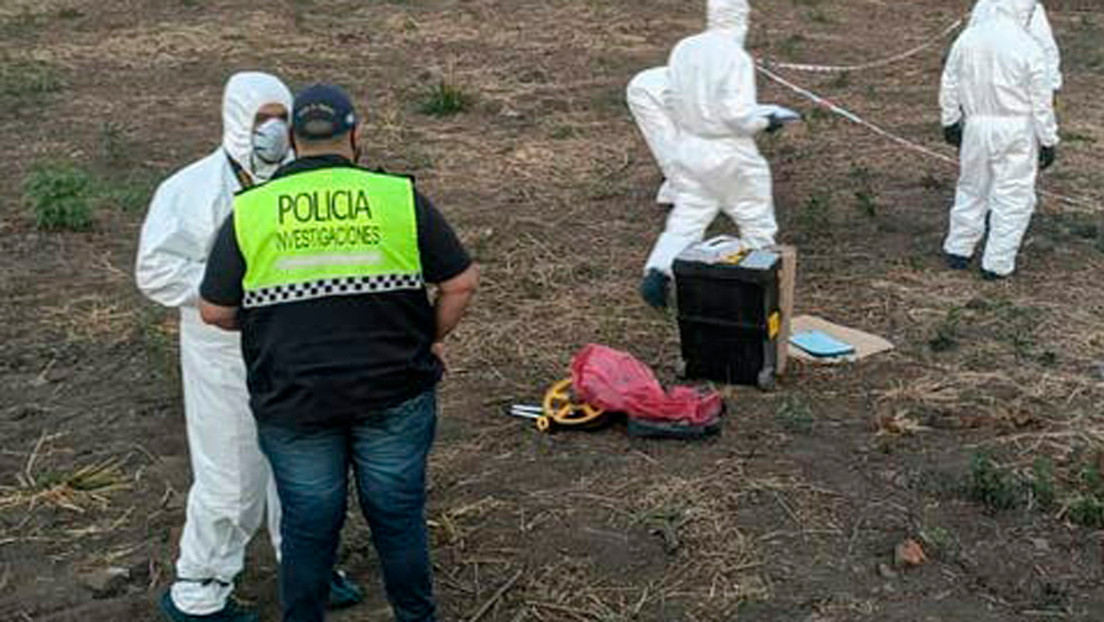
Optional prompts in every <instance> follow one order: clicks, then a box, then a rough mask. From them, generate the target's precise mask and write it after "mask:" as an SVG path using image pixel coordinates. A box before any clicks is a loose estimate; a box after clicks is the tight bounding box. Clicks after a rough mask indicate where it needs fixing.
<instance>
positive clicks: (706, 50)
mask: <svg viewBox="0 0 1104 622" xmlns="http://www.w3.org/2000/svg"><path fill="white" fill-rule="evenodd" d="M707 7H708V9H707V10H708V27H707V29H706V31H705V32H703V33H701V34H698V35H694V36H692V37H688V38H686V39H683V40H682V41H680V42H679V43H678V45H676V46H675V49H674V50H673V51H672V52H671V57H670V59H669V61H668V63H667V77H668V80H669V85H668V90H667V97H668V100H667V109H668V110H669V111H670V114H671V119H672V121H673V123H674V126H675V128H676V130H677V137H676V139H675V144H674V147H673V150H672V153H671V155H670V158H669V160H668V162H667V165H666V166H667V168H668V171H669V172H668V174H669V181H670V183H671V186H672V187H673V189H674V191H675V207H674V209H673V210H671V213H670V214H669V215H668V217H667V226H666V229H665V230H664V232H663V233H662V234H661V235H660V236H659V239H658V240H657V241H656V244H655V246H654V247H653V249H652V252H651V255H650V256H649V257H648V261H647V263H646V264H645V267H644V280H643V281H642V282H641V285H640V293H641V296H642V297H643V298H644V301H645V302H647V303H648V304H649V305H651V306H653V307H657V308H662V307H665V306H666V305H667V290H668V285H669V282H670V278H671V265H672V264H673V263H674V260H675V257H676V256H677V255H678V254H679V253H680V252H682V251H683V250H684V249H685V248H686V247H688V246H690V245H691V244H693V243H695V242H699V241H701V239H702V237H703V236H704V235H705V231H706V229H707V228H708V227H709V224H710V223H711V222H713V219H714V218H715V217H716V216H717V214H718V213H720V212H722V211H723V212H724V213H725V214H727V215H728V216H729V217H730V218H732V219H733V220H734V221H735V222H736V224H737V226H738V227H739V228H740V238H741V240H742V241H743V242H744V244H745V246H747V247H748V248H762V247H765V246H771V245H773V244H774V236H775V233H776V232H777V231H778V226H777V224H776V223H775V219H774V199H773V195H772V189H771V173H770V166H769V165H768V164H767V161H766V160H765V159H764V158H763V156H762V155H760V154H759V149H758V148H757V147H756V146H755V135H756V134H758V133H759V132H761V131H763V130H768V131H774V130H777V129H778V128H781V127H782V121H781V120H780V119H779V118H777V117H776V116H774V115H766V114H763V113H762V111H761V110H760V109H759V108H758V105H757V103H756V91H755V65H754V63H753V62H752V60H751V57H750V56H749V55H748V53H747V52H746V51H745V50H744V40H745V38H746V37H747V30H748V13H749V12H750V7H749V6H748V3H747V0H708V4H707ZM661 165H662V160H661Z"/></svg>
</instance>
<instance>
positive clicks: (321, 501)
mask: <svg viewBox="0 0 1104 622" xmlns="http://www.w3.org/2000/svg"><path fill="white" fill-rule="evenodd" d="M436 425H437V399H436V395H435V393H434V392H433V391H432V390H430V391H427V392H425V393H423V394H421V395H419V396H418V397H415V398H413V399H411V400H409V401H407V402H404V403H403V404H400V405H398V406H396V407H394V408H390V409H387V410H383V411H380V412H373V413H366V414H365V416H363V417H362V418H360V419H358V420H356V421H350V422H347V423H343V424H341V425H339V426H333V427H319V428H306V429H296V428H289V427H283V426H279V425H272V424H269V425H266V424H265V423H264V422H260V423H258V425H257V433H258V437H259V439H260V445H261V450H262V451H263V452H264V454H265V456H267V457H268V460H269V462H270V463H271V464H272V472H273V475H275V478H276V488H277V490H278V492H279V494H280V504H281V505H282V506H283V518H282V523H281V527H280V534H281V535H282V536H283V544H282V545H281V547H280V552H281V557H282V560H281V564H280V600H281V601H282V603H283V609H284V618H283V619H284V622H322V619H323V617H324V615H325V605H326V597H327V593H328V591H329V580H330V569H331V568H333V565H334V561H335V557H336V555H337V545H338V539H339V537H340V533H341V526H342V524H343V523H344V522H345V511H346V504H347V497H348V495H347V491H348V474H349V466H350V464H351V465H352V467H353V473H354V475H355V477H356V486H357V498H358V499H359V501H360V509H361V511H362V512H363V514H364V517H365V519H367V521H368V525H369V527H371V529H372V543H373V544H374V545H375V548H376V553H377V554H378V556H379V560H380V565H381V567H382V569H383V582H384V587H385V589H386V590H387V599H388V600H389V601H390V602H391V607H392V609H393V610H394V612H395V619H396V620H398V621H399V622H408V621H409V622H413V621H418V622H423V621H433V620H435V619H436V618H435V606H434V602H433V583H432V574H433V570H432V566H431V564H430V560H429V543H428V538H427V534H426V522H425V501H426V493H425V489H426V478H425V473H426V458H427V456H428V455H429V449H430V447H431V446H432V445H433V436H434V431H435V429H436Z"/></svg>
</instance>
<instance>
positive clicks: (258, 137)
mask: <svg viewBox="0 0 1104 622" xmlns="http://www.w3.org/2000/svg"><path fill="white" fill-rule="evenodd" d="M291 105H292V96H291V92H290V91H289V90H288V89H287V87H286V86H284V84H283V83H282V82H280V81H279V80H278V79H276V78H275V77H273V76H270V75H267V74H263V73H252V72H249V73H239V74H236V75H234V76H233V77H231V78H230V80H229V82H227V84H226V90H225V93H224V95H223V104H222V117H223V139H222V145H221V147H219V148H218V149H217V150H215V151H214V152H213V153H211V154H210V155H208V156H207V157H205V158H203V159H202V160H199V161H197V162H194V163H192V164H191V165H189V166H187V167H185V168H184V169H182V170H180V171H178V172H177V173H175V174H174V175H173V176H172V177H170V178H169V179H168V180H166V181H165V182H164V183H162V184H161V186H160V187H159V188H158V189H157V192H156V194H154V197H153V201H152V202H151V204H150V208H149V213H148V214H147V216H146V221H145V224H144V225H143V227H142V235H141V240H140V242H139V249H138V257H137V262H136V268H135V274H136V279H137V283H138V287H139V289H141V290H142V292H143V293H144V294H145V295H146V296H148V297H149V298H150V299H152V300H153V301H155V302H157V303H159V304H162V305H164V306H167V307H176V308H179V309H180V364H181V371H182V373H181V375H182V378H183V382H184V412H185V418H186V422H187V432H188V448H189V452H190V454H191V462H192V472H193V484H192V488H191V490H190V491H189V493H188V505H187V510H186V518H185V523H184V531H183V533H182V535H181V538H180V557H179V559H178V560H177V563H176V576H177V578H176V582H175V583H173V585H172V587H171V588H170V590H169V591H167V592H166V593H165V595H164V597H163V598H162V599H161V608H162V611H163V613H164V614H165V615H166V616H167V617H168V618H169V619H171V620H174V621H176V622H191V621H201V620H202V621H210V622H215V621H217V622H239V621H240V622H247V621H254V620H257V615H256V613H254V612H252V611H249V610H247V609H245V608H244V607H242V606H240V605H238V604H237V603H236V602H235V601H234V600H233V599H231V598H230V593H231V592H232V591H233V582H234V578H235V577H236V576H237V575H238V574H239V573H240V572H241V571H242V568H243V564H244V557H245V547H246V545H247V544H248V542H249V539H250V538H251V537H252V536H253V534H254V533H255V532H256V531H257V529H258V527H260V525H261V522H262V520H263V519H264V517H265V513H266V512H265V510H266V507H267V510H268V512H267V514H268V532H269V535H270V537H271V538H272V544H273V547H274V548H275V549H276V551H277V555H279V550H280V539H279V533H280V530H279V514H280V512H279V507H280V506H279V502H278V499H277V497H276V488H275V485H274V482H273V479H272V474H271V471H270V469H269V465H268V463H267V461H266V460H265V458H264V456H263V455H262V454H261V451H260V448H259V446H258V442H257V431H256V426H255V423H254V419H253V416H252V414H251V412H250V409H249V394H248V391H247V389H246V383H245V378H246V370H245V364H244V362H243V360H242V352H241V342H240V339H239V337H238V335H237V333H229V332H226V331H222V330H219V329H217V328H214V327H211V326H208V325H206V324H204V323H203V322H202V320H201V319H200V317H199V311H198V309H197V304H198V301H199V285H200V282H201V281H202V280H203V273H204V268H205V264H206V260H207V255H208V252H209V250H210V247H211V245H212V243H213V242H214V237H215V234H216V233H217V231H218V229H219V227H220V226H221V225H222V223H223V222H224V221H225V220H226V218H227V217H228V216H229V215H230V210H231V205H232V201H233V197H234V193H236V192H238V191H239V190H242V189H243V188H246V187H249V186H252V185H254V184H258V183H262V182H264V181H265V180H266V179H268V177H269V176H270V175H271V174H272V173H273V172H275V170H276V169H277V168H278V167H279V166H280V165H281V164H282V163H283V162H285V161H287V160H288V159H290V157H291V154H290V149H289V144H290V141H289V133H288V125H287V123H288V117H289V113H290V109H291ZM333 583H334V585H332V587H331V600H335V601H336V602H335V603H334V604H337V605H348V604H353V603H354V602H356V601H359V599H360V598H359V588H358V587H357V586H355V585H354V584H352V583H351V582H350V581H348V580H347V579H345V578H344V577H343V576H342V575H337V574H336V573H335V576H334V580H333Z"/></svg>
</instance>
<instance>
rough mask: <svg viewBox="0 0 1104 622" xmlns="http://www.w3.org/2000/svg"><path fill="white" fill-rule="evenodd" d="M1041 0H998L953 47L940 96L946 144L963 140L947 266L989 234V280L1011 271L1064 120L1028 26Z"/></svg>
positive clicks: (985, 259) (962, 260) (985, 264)
mask: <svg viewBox="0 0 1104 622" xmlns="http://www.w3.org/2000/svg"><path fill="white" fill-rule="evenodd" d="M1034 5H1035V2H1034V0H1000V1H999V2H997V3H996V4H995V5H994V7H993V10H992V12H991V14H990V15H989V16H988V17H982V19H981V21H979V23H977V24H976V25H975V26H973V27H971V28H969V29H967V30H966V31H965V32H963V33H962V34H961V35H960V36H959V37H958V39H957V40H956V41H955V43H954V46H953V47H952V48H951V53H950V56H949V57H948V58H947V64H946V67H944V70H943V81H942V85H941V88H940V93H939V103H940V107H941V108H942V124H943V128H944V137H945V138H946V140H947V142H949V143H950V144H952V145H956V146H959V147H960V155H959V159H960V174H959V180H958V190H957V192H956V195H955V204H954V207H953V208H952V209H951V216H950V230H949V232H948V234H947V239H946V241H945V242H944V244H943V251H944V252H945V253H946V256H947V264H948V266H949V267H951V268H953V269H956V270H961V269H965V268H966V267H967V266H968V265H969V262H970V258H971V257H972V256H973V254H974V249H975V247H976V246H977V244H978V242H980V241H981V238H982V237H983V236H984V235H985V228H986V217H987V216H988V218H989V239H988V241H987V243H986V245H985V252H984V254H983V256H982V259H981V269H982V276H984V277H985V278H986V279H997V278H1003V277H1006V276H1008V275H1010V274H1012V272H1013V271H1014V270H1015V268H1016V254H1017V253H1018V252H1019V247H1020V242H1021V241H1022V240H1023V236H1024V233H1025V232H1026V231H1027V227H1028V225H1029V224H1030V222H1031V214H1032V213H1033V212H1034V210H1035V204H1036V196H1035V181H1036V177H1037V176H1038V172H1039V170H1040V168H1044V169H1045V168H1047V167H1048V166H1050V165H1051V164H1053V162H1054V159H1055V148H1056V146H1057V144H1058V123H1057V120H1056V119H1055V115H1054V106H1053V92H1052V89H1051V87H1052V85H1053V83H1052V82H1051V80H1050V76H1049V74H1048V72H1047V66H1046V55H1045V53H1044V52H1043V49H1042V48H1041V47H1040V46H1039V44H1038V43H1036V42H1035V40H1034V39H1033V38H1032V37H1031V35H1030V34H1028V32H1027V30H1026V29H1025V27H1024V24H1026V23H1027V20H1028V19H1029V18H1030V16H1031V12H1032V10H1033V9H1034Z"/></svg>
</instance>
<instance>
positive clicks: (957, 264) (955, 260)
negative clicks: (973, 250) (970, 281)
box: [943, 253, 970, 270]
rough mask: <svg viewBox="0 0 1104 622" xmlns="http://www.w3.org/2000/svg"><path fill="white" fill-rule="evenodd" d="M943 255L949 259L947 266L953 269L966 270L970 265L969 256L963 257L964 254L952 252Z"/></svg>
mask: <svg viewBox="0 0 1104 622" xmlns="http://www.w3.org/2000/svg"><path fill="white" fill-rule="evenodd" d="M943 257H944V258H945V259H946V260H947V267H948V268H950V269H951V270H965V269H966V268H969V267H970V258H969V257H963V256H962V255H955V254H952V253H944V254H943Z"/></svg>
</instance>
